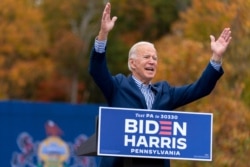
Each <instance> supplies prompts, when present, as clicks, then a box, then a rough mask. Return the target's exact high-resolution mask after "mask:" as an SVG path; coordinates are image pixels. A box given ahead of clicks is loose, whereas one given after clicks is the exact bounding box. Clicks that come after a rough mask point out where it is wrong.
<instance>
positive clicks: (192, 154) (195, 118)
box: [76, 107, 212, 167]
mask: <svg viewBox="0 0 250 167" xmlns="http://www.w3.org/2000/svg"><path fill="white" fill-rule="evenodd" d="M197 125H199V126H197ZM95 129H96V130H95V133H94V134H93V135H92V136H91V137H89V139H88V140H87V141H85V142H84V143H82V144H81V145H80V146H79V147H78V149H77V150H76V154H77V155H78V156H103V157H105V156H107V157H116V158H118V159H121V163H122V165H119V166H121V167H164V166H165V165H166V166H167V164H165V163H168V162H169V161H168V160H169V159H175V160H178V159H180V160H196V161H211V160H212V114H211V113H193V112H180V111H157V110H142V109H128V108H110V107H100V108H99V115H98V117H97V118H96V128H95Z"/></svg>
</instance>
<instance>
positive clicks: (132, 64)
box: [129, 58, 135, 69]
mask: <svg viewBox="0 0 250 167" xmlns="http://www.w3.org/2000/svg"><path fill="white" fill-rule="evenodd" d="M129 64H130V67H131V69H135V60H134V59H132V58H130V59H129Z"/></svg>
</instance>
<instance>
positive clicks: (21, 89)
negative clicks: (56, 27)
mask: <svg viewBox="0 0 250 167" xmlns="http://www.w3.org/2000/svg"><path fill="white" fill-rule="evenodd" d="M0 20H1V24H0V34H1V35H0V45H1V47H0V71H1V72H0V84H1V89H0V98H2V99H3V98H4V99H33V98H34V96H33V95H34V94H33V92H34V89H35V88H36V86H37V84H38V83H39V82H40V80H42V79H43V78H45V77H46V75H48V73H50V71H51V70H52V69H53V65H52V64H51V62H50V60H49V59H47V57H46V56H45V54H44V50H45V48H46V47H47V41H48V35H47V33H46V31H45V28H44V25H43V23H42V13H41V12H40V11H39V10H38V9H37V8H36V6H34V4H33V3H32V2H31V1H27V0H18V1H15V0H1V3H0Z"/></svg>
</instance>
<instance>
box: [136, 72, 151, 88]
mask: <svg viewBox="0 0 250 167" xmlns="http://www.w3.org/2000/svg"><path fill="white" fill-rule="evenodd" d="M132 78H133V79H134V81H135V83H136V85H137V86H138V87H139V88H140V89H141V88H142V87H147V88H150V87H151V86H152V85H151V82H150V83H149V84H148V85H146V84H144V83H142V82H141V81H140V80H139V79H137V78H136V77H135V76H134V75H132Z"/></svg>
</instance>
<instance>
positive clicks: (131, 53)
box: [128, 41, 154, 71]
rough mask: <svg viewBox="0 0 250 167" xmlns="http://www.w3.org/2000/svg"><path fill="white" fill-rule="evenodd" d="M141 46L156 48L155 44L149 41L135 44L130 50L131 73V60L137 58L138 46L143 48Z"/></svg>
mask: <svg viewBox="0 0 250 167" xmlns="http://www.w3.org/2000/svg"><path fill="white" fill-rule="evenodd" d="M141 45H151V46H153V47H154V44H153V43H151V42H147V41H140V42H137V43H135V44H134V45H133V46H132V47H131V48H130V50H129V53H128V69H129V71H132V69H131V67H130V64H129V59H130V58H136V56H137V54H136V51H137V48H138V46H141Z"/></svg>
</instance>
